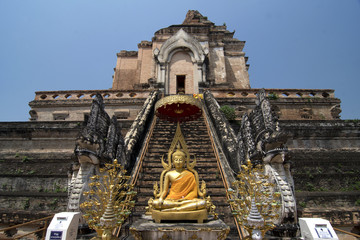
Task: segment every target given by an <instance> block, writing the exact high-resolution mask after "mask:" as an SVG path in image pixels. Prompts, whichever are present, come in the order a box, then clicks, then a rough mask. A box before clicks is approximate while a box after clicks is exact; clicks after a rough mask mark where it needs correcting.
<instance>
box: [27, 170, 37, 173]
mask: <svg viewBox="0 0 360 240" xmlns="http://www.w3.org/2000/svg"><path fill="white" fill-rule="evenodd" d="M35 172H36V171H35V170H30V171H29V172H28V174H34V173H35Z"/></svg>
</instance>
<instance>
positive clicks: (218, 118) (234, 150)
mask: <svg viewBox="0 0 360 240" xmlns="http://www.w3.org/2000/svg"><path fill="white" fill-rule="evenodd" d="M204 100H205V104H206V106H207V108H208V110H209V114H210V117H211V120H212V122H213V123H214V126H215V127H216V133H217V135H218V137H219V139H220V142H221V145H222V147H223V150H224V153H225V154H226V155H227V156H226V158H227V159H228V161H229V164H230V166H231V168H232V169H233V170H234V171H235V172H239V171H240V164H239V160H238V144H237V139H236V135H235V132H234V130H233V129H232V128H231V126H230V124H229V122H228V120H227V119H226V118H225V116H224V114H223V113H222V112H221V111H220V109H219V108H220V107H219V104H218V103H217V102H216V100H215V98H214V96H213V95H212V93H211V92H210V91H209V90H205V91H204Z"/></svg>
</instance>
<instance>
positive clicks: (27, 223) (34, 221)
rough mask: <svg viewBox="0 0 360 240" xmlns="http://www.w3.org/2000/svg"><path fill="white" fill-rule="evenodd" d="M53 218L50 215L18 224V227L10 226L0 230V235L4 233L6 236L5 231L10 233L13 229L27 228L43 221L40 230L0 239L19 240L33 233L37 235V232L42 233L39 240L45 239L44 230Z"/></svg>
mask: <svg viewBox="0 0 360 240" xmlns="http://www.w3.org/2000/svg"><path fill="white" fill-rule="evenodd" d="M53 217H54V215H51V216H48V217H44V218H40V219H37V220H33V221H30V222H26V223H22V224H18V225H14V226H11V227H7V228H3V229H0V233H1V232H4V234H5V235H6V233H5V232H7V231H11V230H13V229H15V230H17V229H18V228H20V227H24V226H29V225H33V224H35V223H38V222H42V221H45V223H44V227H42V228H40V229H38V230H35V231H32V232H29V233H25V234H23V235H19V236H15V237H8V238H2V239H4V240H7V239H9V240H10V239H21V238H23V237H26V236H29V235H32V234H35V233H38V232H41V231H42V237H41V239H42V240H43V239H45V236H46V230H47V228H48V226H49V220H51V219H52V218H53Z"/></svg>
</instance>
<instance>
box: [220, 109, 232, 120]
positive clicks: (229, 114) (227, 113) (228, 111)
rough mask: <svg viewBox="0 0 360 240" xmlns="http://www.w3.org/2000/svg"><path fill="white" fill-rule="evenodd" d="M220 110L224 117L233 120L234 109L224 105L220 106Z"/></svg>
mask: <svg viewBox="0 0 360 240" xmlns="http://www.w3.org/2000/svg"><path fill="white" fill-rule="evenodd" d="M220 111H221V112H222V113H223V114H224V115H225V117H226V119H227V120H229V121H232V120H235V118H236V115H235V109H234V108H232V107H230V106H228V105H225V106H222V107H220Z"/></svg>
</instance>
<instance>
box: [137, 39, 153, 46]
mask: <svg viewBox="0 0 360 240" xmlns="http://www.w3.org/2000/svg"><path fill="white" fill-rule="evenodd" d="M151 47H152V42H150V41H141V43H139V44H138V48H151Z"/></svg>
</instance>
